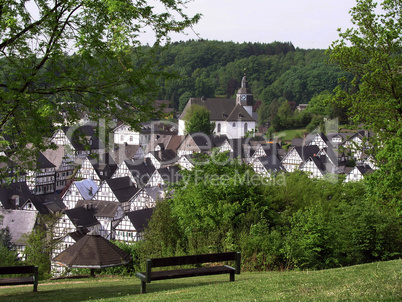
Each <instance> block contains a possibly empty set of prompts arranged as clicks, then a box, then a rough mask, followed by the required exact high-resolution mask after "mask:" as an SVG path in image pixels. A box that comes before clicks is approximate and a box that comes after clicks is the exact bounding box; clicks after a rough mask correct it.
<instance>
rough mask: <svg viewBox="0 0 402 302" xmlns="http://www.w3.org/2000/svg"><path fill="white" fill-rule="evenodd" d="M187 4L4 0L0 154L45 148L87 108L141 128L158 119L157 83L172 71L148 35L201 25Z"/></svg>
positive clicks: (0, 11)
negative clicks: (156, 56) (161, 63)
mask: <svg viewBox="0 0 402 302" xmlns="http://www.w3.org/2000/svg"><path fill="white" fill-rule="evenodd" d="M186 2H187V1H181V0H158V1H157V3H159V5H160V7H159V9H158V8H157V7H153V6H151V4H149V3H148V1H145V0H134V1H128V0H67V1H51V0H39V1H27V0H22V1H14V0H5V1H1V4H0V61H1V64H0V100H1V102H0V129H1V134H2V136H3V137H5V138H7V143H2V145H1V146H2V148H1V150H0V151H4V150H8V148H10V147H12V149H13V150H14V151H15V152H17V153H22V152H23V151H22V150H24V149H25V146H26V144H27V143H32V144H33V146H34V148H33V150H36V149H39V150H40V149H45V148H46V141H45V140H44V137H49V136H50V135H51V134H52V133H53V132H54V126H55V125H56V124H57V125H71V124H73V123H75V122H77V121H78V120H79V119H80V118H82V116H83V114H84V113H86V114H87V115H88V117H89V118H90V119H91V120H95V121H96V120H98V119H99V118H101V117H102V118H104V117H118V118H119V119H121V120H123V121H124V122H127V123H128V124H130V125H131V126H133V128H135V126H138V124H139V122H141V121H144V120H149V118H150V117H152V116H154V111H155V110H154V109H153V108H152V106H151V102H152V100H153V99H154V98H153V96H154V93H153V92H154V88H155V81H156V80H157V78H158V77H161V76H166V74H165V73H164V72H163V70H162V68H160V67H159V68H156V66H155V62H154V61H153V60H152V52H153V51H152V49H150V48H148V47H145V48H144V47H141V34H142V33H143V32H144V31H145V30H148V31H152V32H154V34H155V45H161V44H163V43H165V42H169V33H170V32H180V31H182V30H183V29H184V28H186V27H188V26H191V25H192V24H194V23H196V22H197V21H198V19H199V18H200V16H199V15H198V14H197V15H195V16H193V17H189V16H187V15H186V14H184V11H183V8H184V4H185V3H186ZM67 54H69V55H68V56H67ZM3 160H4V157H3Z"/></svg>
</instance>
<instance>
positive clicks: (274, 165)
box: [258, 154, 285, 171]
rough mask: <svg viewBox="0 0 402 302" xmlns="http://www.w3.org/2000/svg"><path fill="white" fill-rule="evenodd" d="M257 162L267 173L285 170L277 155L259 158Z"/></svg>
mask: <svg viewBox="0 0 402 302" xmlns="http://www.w3.org/2000/svg"><path fill="white" fill-rule="evenodd" d="M258 160H259V161H260V162H261V164H262V165H263V166H264V168H265V169H267V171H281V170H285V168H284V167H283V165H282V163H281V160H280V159H279V157H278V156H277V155H274V154H271V155H268V156H262V157H259V158H258Z"/></svg>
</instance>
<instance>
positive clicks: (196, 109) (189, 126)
mask: <svg viewBox="0 0 402 302" xmlns="http://www.w3.org/2000/svg"><path fill="white" fill-rule="evenodd" d="M184 120H185V121H186V132H187V133H195V132H202V133H205V134H207V135H209V134H212V132H213V131H214V128H215V124H214V123H211V118H210V113H209V111H208V109H207V108H205V107H204V106H200V105H197V104H193V105H191V106H190V108H189V109H188V111H187V113H186V115H185V117H184Z"/></svg>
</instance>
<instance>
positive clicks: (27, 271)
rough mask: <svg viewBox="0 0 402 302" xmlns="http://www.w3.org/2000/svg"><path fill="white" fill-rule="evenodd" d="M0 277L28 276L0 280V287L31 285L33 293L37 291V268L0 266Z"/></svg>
mask: <svg viewBox="0 0 402 302" xmlns="http://www.w3.org/2000/svg"><path fill="white" fill-rule="evenodd" d="M1 275H30V276H21V277H11V278H0V286H5V285H22V284H33V291H34V292H36V291H38V267H37V266H33V265H23V266H0V276H1Z"/></svg>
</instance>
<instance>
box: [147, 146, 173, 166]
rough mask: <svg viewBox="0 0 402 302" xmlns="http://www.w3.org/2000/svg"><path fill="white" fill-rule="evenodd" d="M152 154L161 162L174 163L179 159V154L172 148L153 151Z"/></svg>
mask: <svg viewBox="0 0 402 302" xmlns="http://www.w3.org/2000/svg"><path fill="white" fill-rule="evenodd" d="M149 153H150V154H152V155H153V156H154V157H155V158H156V159H157V160H158V161H159V162H160V163H161V164H172V163H175V162H176V161H177V158H176V157H177V154H176V152H174V151H173V150H171V149H168V150H161V151H151V152H149Z"/></svg>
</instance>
